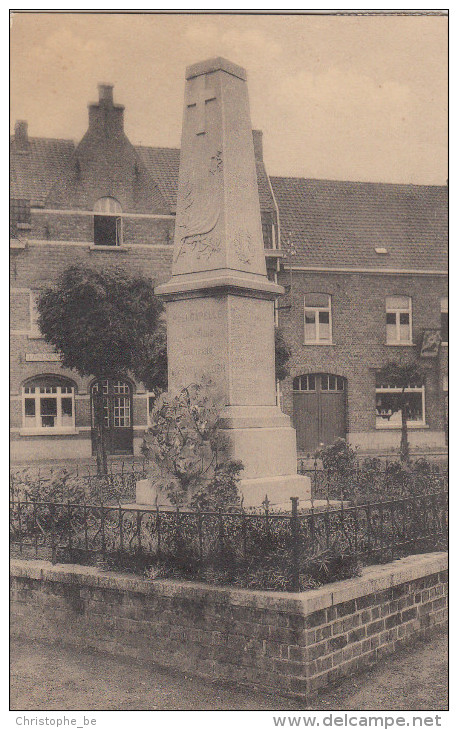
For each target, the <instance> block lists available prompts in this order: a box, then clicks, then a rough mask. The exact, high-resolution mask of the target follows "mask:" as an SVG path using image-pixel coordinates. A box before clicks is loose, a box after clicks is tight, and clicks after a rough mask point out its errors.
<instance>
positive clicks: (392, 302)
mask: <svg viewBox="0 0 458 730" xmlns="http://www.w3.org/2000/svg"><path fill="white" fill-rule="evenodd" d="M386 344H387V345H410V344H412V299H411V298H410V297H404V296H392V297H387V298H386Z"/></svg>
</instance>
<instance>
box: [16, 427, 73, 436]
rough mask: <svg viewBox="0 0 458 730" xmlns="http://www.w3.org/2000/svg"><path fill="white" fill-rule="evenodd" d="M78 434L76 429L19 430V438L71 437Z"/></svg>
mask: <svg viewBox="0 0 458 730" xmlns="http://www.w3.org/2000/svg"><path fill="white" fill-rule="evenodd" d="M78 433H79V429H77V428H20V429H19V436H72V435H75V434H78Z"/></svg>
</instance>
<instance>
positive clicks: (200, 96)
mask: <svg viewBox="0 0 458 730" xmlns="http://www.w3.org/2000/svg"><path fill="white" fill-rule="evenodd" d="M196 81H197V82H198V84H199V85H198V89H197V91H196V89H195V87H194V91H196V96H194V94H192V93H190V94H189V98H188V103H187V107H188V109H195V110H196V113H195V124H196V135H199V134H205V131H206V129H205V107H206V104H207V102H208V101H216V95H215V92H214V91H213V90H212V89H207V88H206V86H205V77H204V76H200V77H198V78H197V79H196Z"/></svg>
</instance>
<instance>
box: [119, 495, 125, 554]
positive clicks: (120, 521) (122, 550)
mask: <svg viewBox="0 0 458 730" xmlns="http://www.w3.org/2000/svg"><path fill="white" fill-rule="evenodd" d="M118 514H119V518H118V519H119V549H120V551H121V552H124V533H123V517H122V507H121V505H119V507H118Z"/></svg>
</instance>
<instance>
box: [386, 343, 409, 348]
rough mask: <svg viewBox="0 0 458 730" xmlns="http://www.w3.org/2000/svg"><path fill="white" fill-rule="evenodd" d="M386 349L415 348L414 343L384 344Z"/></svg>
mask: <svg viewBox="0 0 458 730" xmlns="http://www.w3.org/2000/svg"><path fill="white" fill-rule="evenodd" d="M385 345H386V346H387V347H415V343H414V342H385Z"/></svg>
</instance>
